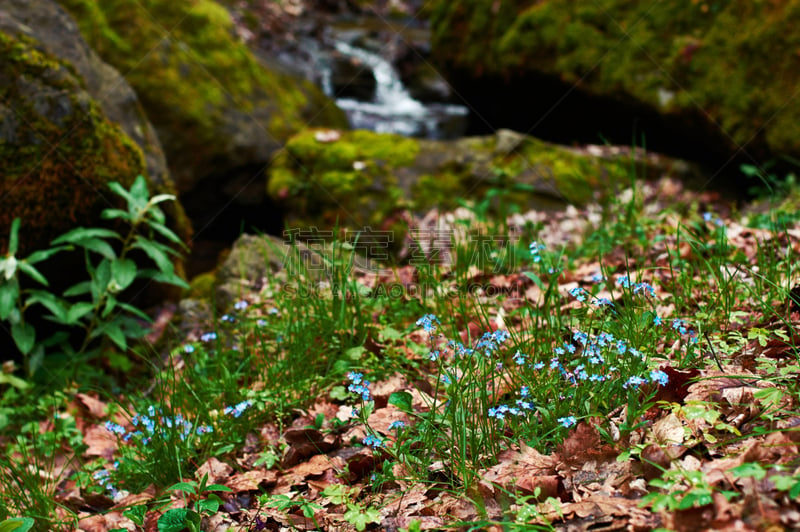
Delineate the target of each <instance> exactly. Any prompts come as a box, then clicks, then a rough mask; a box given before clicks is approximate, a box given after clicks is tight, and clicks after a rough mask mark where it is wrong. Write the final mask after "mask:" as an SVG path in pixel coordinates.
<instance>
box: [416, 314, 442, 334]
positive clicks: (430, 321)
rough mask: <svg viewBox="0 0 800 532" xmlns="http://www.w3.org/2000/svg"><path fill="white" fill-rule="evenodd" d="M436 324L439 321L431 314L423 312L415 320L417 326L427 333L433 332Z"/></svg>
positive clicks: (439, 323) (438, 323)
mask: <svg viewBox="0 0 800 532" xmlns="http://www.w3.org/2000/svg"><path fill="white" fill-rule="evenodd" d="M437 325H441V322H440V321H439V318H437V317H436V316H434V315H433V314H425V315H424V316H422V317H421V318H420V319H418V320H417V327H422V328H423V329H424V330H425V332H426V333H428V334H434V333H435V332H436V326H437Z"/></svg>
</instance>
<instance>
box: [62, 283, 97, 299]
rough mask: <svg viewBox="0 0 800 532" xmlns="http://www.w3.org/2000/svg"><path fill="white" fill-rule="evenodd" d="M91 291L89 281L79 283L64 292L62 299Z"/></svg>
mask: <svg viewBox="0 0 800 532" xmlns="http://www.w3.org/2000/svg"><path fill="white" fill-rule="evenodd" d="M91 291H92V282H91V281H81V282H80V283H77V284H74V285H72V286H70V287H69V288H67V289H66V290H64V297H72V296H80V295H83V294H88V293H90V292H91Z"/></svg>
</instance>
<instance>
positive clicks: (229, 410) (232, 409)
mask: <svg viewBox="0 0 800 532" xmlns="http://www.w3.org/2000/svg"><path fill="white" fill-rule="evenodd" d="M251 406H253V402H252V401H251V400H249V399H247V400H245V401H242V402H241V403H238V404H236V405H234V406H226V407H225V408H224V409H223V410H222V412H223V413H224V414H225V415H227V416H233V417H236V418H238V417H241V416H242V414H244V412H245V411H246V410H247V409H248V408H250V407H251Z"/></svg>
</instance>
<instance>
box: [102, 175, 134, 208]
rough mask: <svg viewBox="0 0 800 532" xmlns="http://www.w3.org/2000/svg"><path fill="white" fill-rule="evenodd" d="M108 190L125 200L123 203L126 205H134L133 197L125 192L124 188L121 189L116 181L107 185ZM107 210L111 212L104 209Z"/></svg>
mask: <svg viewBox="0 0 800 532" xmlns="http://www.w3.org/2000/svg"><path fill="white" fill-rule="evenodd" d="M108 188H110V189H111V190H112V191H113V192H114V194H116V195H118V196H122V197H123V198H124V199H125V201H126V202H127V203H128V205H131V204H132V203H134V200H133V196H131V195H130V193H129V192H128V191H127V189H126V188H125V187H123V186H122V185H120V184H119V183H117V182H116V181H112V182H110V183H109V184H108ZM108 210H112V209H106V211H108ZM103 212H105V211H103Z"/></svg>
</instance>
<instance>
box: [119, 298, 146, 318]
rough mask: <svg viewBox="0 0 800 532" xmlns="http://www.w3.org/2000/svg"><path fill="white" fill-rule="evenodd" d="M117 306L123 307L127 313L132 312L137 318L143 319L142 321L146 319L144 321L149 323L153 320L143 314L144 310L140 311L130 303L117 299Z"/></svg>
mask: <svg viewBox="0 0 800 532" xmlns="http://www.w3.org/2000/svg"><path fill="white" fill-rule="evenodd" d="M117 306H118V307H119V308H121V309H123V310H125V311H127V312H128V313H130V314H133V315H134V316H136V317H137V318H141V319H143V320H144V321H146V322H148V323H151V322H152V321H153V320H152V319H151V318H150V316H148V315H147V314H145V313H144V312H142V311H141V310H139V309H138V308H136V307H134V306H133V305H131V304H130V303H123V302H121V301H118V302H117Z"/></svg>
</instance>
